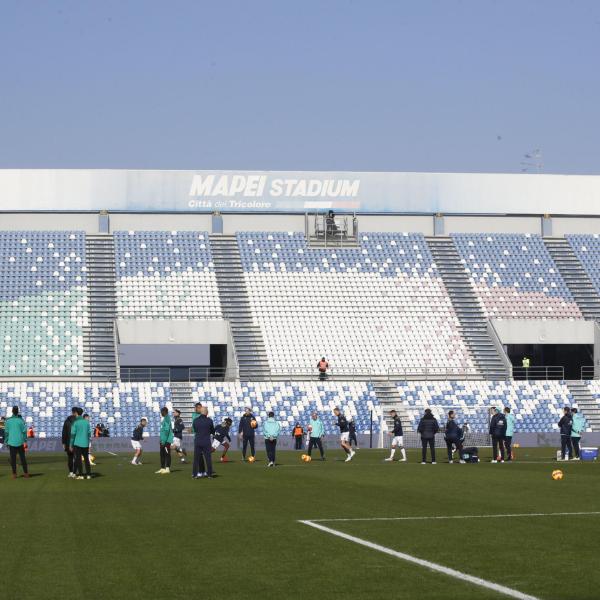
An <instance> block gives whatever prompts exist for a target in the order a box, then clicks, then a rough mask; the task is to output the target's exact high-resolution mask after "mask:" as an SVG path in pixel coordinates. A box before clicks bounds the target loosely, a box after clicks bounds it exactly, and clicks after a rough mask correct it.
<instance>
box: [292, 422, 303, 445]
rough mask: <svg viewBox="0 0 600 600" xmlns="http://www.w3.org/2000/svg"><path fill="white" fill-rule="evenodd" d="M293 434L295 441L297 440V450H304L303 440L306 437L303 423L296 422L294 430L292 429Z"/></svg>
mask: <svg viewBox="0 0 600 600" xmlns="http://www.w3.org/2000/svg"><path fill="white" fill-rule="evenodd" d="M292 436H293V438H294V441H295V442H296V450H302V440H303V439H304V429H302V425H300V423H296V425H294V430H293V431H292Z"/></svg>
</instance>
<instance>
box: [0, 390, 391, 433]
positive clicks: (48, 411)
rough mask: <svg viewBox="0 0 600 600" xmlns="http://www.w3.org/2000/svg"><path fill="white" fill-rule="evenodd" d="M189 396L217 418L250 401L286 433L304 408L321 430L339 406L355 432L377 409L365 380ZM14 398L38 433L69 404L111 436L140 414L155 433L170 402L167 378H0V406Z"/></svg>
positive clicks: (52, 425)
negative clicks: (162, 380) (320, 419)
mask: <svg viewBox="0 0 600 600" xmlns="http://www.w3.org/2000/svg"><path fill="white" fill-rule="evenodd" d="M192 389H193V399H194V401H195V402H197V401H201V402H203V403H204V404H206V405H207V406H208V408H209V411H210V413H211V416H213V418H214V419H215V421H219V420H221V419H223V418H225V417H226V416H229V417H232V418H233V419H234V422H235V423H236V426H237V419H238V418H239V417H240V416H241V415H242V413H243V412H244V407H245V406H251V407H252V408H253V410H254V412H255V414H256V415H257V417H258V418H259V421H260V420H261V419H264V418H266V415H267V412H268V411H269V410H273V411H275V413H276V414H277V415H278V417H279V418H280V419H281V424H282V428H283V433H285V434H288V433H291V430H292V428H293V426H294V423H295V422H296V421H297V420H298V421H301V422H302V423H307V422H308V419H309V416H310V413H311V411H313V410H317V411H318V412H320V413H321V415H322V416H323V420H324V423H325V427H326V433H335V432H336V431H337V429H336V428H335V427H334V419H333V417H331V411H332V410H333V408H334V407H335V406H341V407H343V408H344V410H345V411H346V413H347V415H352V416H353V417H354V420H355V423H356V428H357V431H358V432H359V433H366V432H368V431H369V429H370V424H371V414H370V413H371V411H373V413H374V417H373V430H374V431H379V422H380V409H379V403H378V402H377V398H376V397H375V394H374V392H373V389H372V386H371V384H369V383H366V382H365V383H337V382H323V383H316V382H315V383H309V382H303V383H297V384H296V383H285V382H279V383H270V382H256V383H240V382H224V383H214V382H211V383H197V384H194V385H193V388H192ZM14 404H17V405H19V406H20V407H21V411H22V414H23V415H24V418H25V420H26V422H27V423H28V424H31V425H32V426H33V428H34V430H35V432H36V434H37V435H38V436H39V437H42V438H47V437H60V434H61V430H62V423H63V421H64V419H65V417H66V416H67V414H68V413H69V411H70V408H71V406H82V407H83V409H84V410H85V411H86V412H88V413H89V414H90V419H91V422H92V424H95V423H97V422H104V423H105V424H106V425H107V426H108V428H109V429H110V433H111V436H116V437H126V438H127V437H130V436H131V432H132V430H133V428H134V427H135V425H136V424H137V423H138V421H139V420H140V418H141V417H147V418H148V427H147V429H146V431H147V432H148V433H149V434H150V435H158V431H159V425H160V417H159V410H160V407H162V406H164V405H167V404H168V405H171V404H172V394H171V386H170V384H169V383H154V382H153V383H96V382H72V383H66V382H14V383H13V382H10V383H9V382H0V412H2V414H6V413H7V412H8V411H10V407H11V406H13V405H14Z"/></svg>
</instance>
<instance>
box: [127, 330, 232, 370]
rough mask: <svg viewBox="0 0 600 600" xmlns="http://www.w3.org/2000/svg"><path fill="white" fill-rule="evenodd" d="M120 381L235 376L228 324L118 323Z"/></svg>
mask: <svg viewBox="0 0 600 600" xmlns="http://www.w3.org/2000/svg"><path fill="white" fill-rule="evenodd" d="M117 331H118V351H119V365H120V377H121V380H123V381H214V380H217V381H219V380H221V381H222V380H223V379H225V378H226V377H231V376H234V375H235V372H236V370H237V369H235V357H234V355H233V343H232V340H231V334H230V328H229V324H228V322H227V321H223V320H212V321H200V320H172V321H170V320H164V321H148V320H135V319H129V320H119V321H117Z"/></svg>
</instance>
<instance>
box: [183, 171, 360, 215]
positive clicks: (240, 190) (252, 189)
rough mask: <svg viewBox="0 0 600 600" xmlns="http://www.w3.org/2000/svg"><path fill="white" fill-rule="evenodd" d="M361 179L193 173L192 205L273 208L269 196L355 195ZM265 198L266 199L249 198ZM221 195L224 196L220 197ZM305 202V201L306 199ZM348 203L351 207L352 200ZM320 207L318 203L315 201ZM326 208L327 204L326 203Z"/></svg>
mask: <svg viewBox="0 0 600 600" xmlns="http://www.w3.org/2000/svg"><path fill="white" fill-rule="evenodd" d="M359 189H360V179H340V178H337V179H333V178H332V179H327V178H322V177H321V178H319V179H317V178H310V179H307V178H306V177H298V176H295V177H277V176H275V177H274V176H270V175H241V174H237V175H231V174H227V175H214V174H210V175H207V174H204V175H194V176H193V178H192V186H191V188H190V196H191V197H192V198H197V200H193V199H190V201H189V203H188V204H189V207H190V208H212V207H216V208H222V209H224V210H227V209H242V208H263V209H266V210H269V209H271V207H272V201H270V200H269V199H276V198H288V199H301V198H326V199H327V198H336V199H337V198H344V199H348V198H356V196H357V195H358V192H359ZM249 198H261V199H262V198H266V199H265V201H264V202H260V201H258V202H256V201H253V200H250V201H249V200H248V199H249ZM219 199H221V200H219ZM305 204H306V203H305ZM345 206H347V207H348V208H351V207H352V206H355V205H354V204H353V203H349V204H348V203H347V204H346V205H345ZM315 207H318V203H315ZM323 208H325V207H323Z"/></svg>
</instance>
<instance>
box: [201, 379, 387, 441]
mask: <svg viewBox="0 0 600 600" xmlns="http://www.w3.org/2000/svg"><path fill="white" fill-rule="evenodd" d="M192 396H193V398H194V402H202V404H205V405H206V406H208V409H209V412H210V414H212V415H214V416H215V418H216V419H217V420H221V419H223V418H225V417H227V416H229V417H231V418H232V419H233V421H234V424H235V426H236V427H237V422H238V420H239V418H240V417H241V416H242V414H243V413H244V409H245V407H246V406H249V407H251V408H252V410H253V412H254V415H255V416H256V417H257V420H258V422H259V424H260V422H261V421H263V420H265V419H266V418H267V413H268V412H269V411H271V410H272V411H273V412H274V413H275V418H276V419H277V420H278V421H279V423H280V424H281V426H282V433H283V434H285V435H288V434H289V435H291V433H292V429H293V428H294V425H295V423H296V422H300V423H301V424H302V425H304V426H306V425H307V424H308V421H309V418H310V414H311V412H312V411H313V410H314V411H317V413H318V414H319V415H320V417H321V419H322V420H323V424H324V425H325V433H326V434H334V433H338V432H339V429H338V428H337V427H336V426H335V423H336V418H335V417H334V415H333V414H332V411H333V409H334V408H335V407H336V406H338V407H340V408H341V409H342V410H343V411H344V414H345V415H346V417H348V418H350V417H352V419H353V420H354V423H355V426H356V431H357V432H358V433H368V432H369V430H370V427H371V418H372V421H373V423H372V426H373V431H379V428H380V426H379V424H380V421H381V418H380V415H381V412H380V407H379V402H378V401H377V398H376V396H375V392H374V391H373V387H372V384H370V383H366V382H360V383H358V382H352V383H339V382H319V383H317V382H302V383H294V382H253V383H244V382H227V383H216V384H215V383H212V382H211V383H197V384H195V386H194V389H193V393H192ZM371 413H372V414H371ZM236 431H237V430H236Z"/></svg>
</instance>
